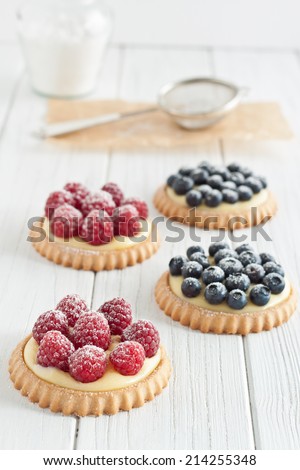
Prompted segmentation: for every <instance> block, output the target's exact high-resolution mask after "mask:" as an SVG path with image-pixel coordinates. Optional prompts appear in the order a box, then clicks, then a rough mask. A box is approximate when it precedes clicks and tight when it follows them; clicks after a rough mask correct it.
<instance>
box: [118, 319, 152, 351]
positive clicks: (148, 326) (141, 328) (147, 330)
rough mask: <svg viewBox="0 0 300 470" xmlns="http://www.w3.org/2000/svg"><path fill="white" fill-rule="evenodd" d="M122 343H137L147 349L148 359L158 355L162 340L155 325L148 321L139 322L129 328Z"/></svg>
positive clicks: (123, 336)
mask: <svg viewBox="0 0 300 470" xmlns="http://www.w3.org/2000/svg"><path fill="white" fill-rule="evenodd" d="M121 340H122V341H137V342H138V343H140V344H141V345H142V346H143V348H144V349H145V353H146V357H152V356H154V354H156V353H157V350H158V348H159V343H160V338H159V333H158V331H157V329H156V328H155V326H154V325H153V323H151V321H148V320H138V321H137V322H136V323H133V324H132V325H131V326H128V328H126V330H125V331H124V332H123V334H122V338H121Z"/></svg>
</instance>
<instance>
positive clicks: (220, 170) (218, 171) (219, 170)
mask: <svg viewBox="0 0 300 470" xmlns="http://www.w3.org/2000/svg"><path fill="white" fill-rule="evenodd" d="M212 174H213V175H219V176H222V178H223V180H224V181H226V180H228V179H229V178H230V176H231V173H230V171H229V170H227V168H226V167H225V166H224V167H221V166H220V167H215V168H213V170H212Z"/></svg>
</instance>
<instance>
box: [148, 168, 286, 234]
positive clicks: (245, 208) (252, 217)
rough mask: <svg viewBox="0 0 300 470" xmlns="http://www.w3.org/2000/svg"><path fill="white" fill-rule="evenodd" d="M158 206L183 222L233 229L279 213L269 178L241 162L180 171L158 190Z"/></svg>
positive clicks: (156, 201)
mask: <svg viewBox="0 0 300 470" xmlns="http://www.w3.org/2000/svg"><path fill="white" fill-rule="evenodd" d="M154 204H155V206H156V208H157V209H158V210H159V211H160V212H162V213H163V214H164V215H165V216H166V217H170V218H172V219H174V220H177V221H179V222H181V223H185V224H188V225H195V226H197V227H205V228H210V229H218V228H222V229H230V230H231V229H234V228H243V227H248V226H253V225H258V224H260V223H262V222H264V221H266V220H268V219H269V218H271V217H272V216H273V215H274V214H275V212H276V210H277V204H276V201H275V199H274V196H273V195H272V193H271V192H270V191H269V189H268V187H267V181H266V179H265V178H264V177H262V176H258V175H255V174H254V173H253V172H252V171H251V170H249V169H248V168H244V167H242V166H241V165H239V164H237V163H231V164H230V165H228V166H227V167H225V166H213V165H211V164H210V163H209V162H201V163H200V164H199V165H198V166H197V167H196V168H190V167H183V168H180V169H179V171H178V173H176V174H173V175H170V176H169V177H168V179H167V181H166V184H165V185H164V186H162V187H160V188H159V189H158V190H157V192H156V193H155V196H154Z"/></svg>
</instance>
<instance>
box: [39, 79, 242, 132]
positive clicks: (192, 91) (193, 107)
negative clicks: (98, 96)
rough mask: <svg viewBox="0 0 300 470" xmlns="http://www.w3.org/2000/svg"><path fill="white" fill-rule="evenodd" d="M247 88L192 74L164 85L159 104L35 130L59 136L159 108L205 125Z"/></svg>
mask: <svg viewBox="0 0 300 470" xmlns="http://www.w3.org/2000/svg"><path fill="white" fill-rule="evenodd" d="M245 92H246V89H245V88H238V87H237V86H235V85H233V84H232V83H229V82H226V81H223V80H218V79H215V78H190V79H187V80H181V81H177V82H172V83H167V84H166V85H164V86H163V87H162V88H161V89H160V91H159V94H158V104H157V106H153V107H150V108H145V109H140V110H138V111H132V112H128V113H111V114H106V115H101V116H96V117H93V118H88V119H77V120H74V121H64V122H59V123H56V124H48V125H44V126H42V127H40V128H39V129H38V130H36V131H35V132H34V134H35V135H36V136H38V137H41V138H46V137H55V136H58V135H63V134H69V133H71V132H76V131H79V130H82V129H87V128H89V127H94V126H99V125H103V124H109V123H111V122H116V121H120V120H121V119H126V118H129V117H133V116H138V115H143V114H147V113H150V112H154V111H157V110H159V109H160V110H162V111H164V112H165V113H166V114H168V116H169V117H170V118H171V119H172V120H174V121H175V122H176V123H177V124H178V125H180V126H181V127H183V128H184V129H189V130H193V129H194V130H195V129H204V128H206V127H209V126H212V125H213V124H215V123H216V122H218V121H219V120H220V119H222V118H223V117H225V116H226V115H227V114H228V113H230V111H232V110H233V109H234V108H235V107H236V106H237V105H238V103H239V102H240V101H241V98H242V96H243V95H244V94H245Z"/></svg>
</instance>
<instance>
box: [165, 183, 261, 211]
mask: <svg viewBox="0 0 300 470" xmlns="http://www.w3.org/2000/svg"><path fill="white" fill-rule="evenodd" d="M196 188H197V186H195V189H196ZM268 193H269V192H268V190H267V189H262V190H261V191H260V192H259V193H258V194H254V195H253V197H252V198H251V199H250V200H249V201H238V202H236V203H235V204H229V203H228V202H222V203H221V204H220V205H219V206H217V207H208V206H205V205H203V204H202V205H200V206H199V207H197V210H207V211H209V212H240V211H244V210H247V209H251V207H258V206H260V205H262V204H264V203H265V202H266V201H267V199H268ZM166 194H167V195H168V197H169V198H170V199H172V201H174V202H176V204H178V205H180V206H184V207H188V208H189V209H191V207H190V206H189V205H188V204H187V203H186V199H185V198H186V195H185V194H184V195H182V196H180V195H179V194H176V193H175V191H174V189H172V188H171V187H170V186H167V187H166Z"/></svg>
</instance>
